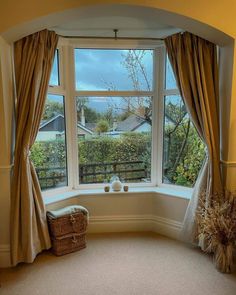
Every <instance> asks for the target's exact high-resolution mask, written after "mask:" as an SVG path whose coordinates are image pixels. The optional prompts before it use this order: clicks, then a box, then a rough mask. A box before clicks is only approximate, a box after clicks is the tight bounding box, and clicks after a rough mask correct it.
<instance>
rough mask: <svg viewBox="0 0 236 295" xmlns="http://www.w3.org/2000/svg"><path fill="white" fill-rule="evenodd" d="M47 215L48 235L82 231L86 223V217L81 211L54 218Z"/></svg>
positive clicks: (79, 232) (85, 227) (58, 235)
mask: <svg viewBox="0 0 236 295" xmlns="http://www.w3.org/2000/svg"><path fill="white" fill-rule="evenodd" d="M47 217H48V224H49V231H50V235H51V237H53V238H57V237H61V236H65V235H68V234H72V233H78V234H81V233H84V232H85V231H86V229H87V225H88V218H87V216H85V215H84V214H83V213H82V212H77V213H73V214H67V215H65V216H62V217H58V218H54V217H52V216H51V215H50V214H48V215H47Z"/></svg>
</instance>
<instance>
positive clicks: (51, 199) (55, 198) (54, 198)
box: [43, 187, 193, 205]
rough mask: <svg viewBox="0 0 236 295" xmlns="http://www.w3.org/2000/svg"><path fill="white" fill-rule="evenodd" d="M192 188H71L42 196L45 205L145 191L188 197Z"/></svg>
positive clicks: (130, 194)
mask: <svg viewBox="0 0 236 295" xmlns="http://www.w3.org/2000/svg"><path fill="white" fill-rule="evenodd" d="M192 191H193V190H192V189H183V190H181V189H179V188H178V189H173V188H167V187H135V188H134V187H130V188H129V191H128V192H124V191H119V192H114V191H110V192H107V193H106V192H104V190H103V189H102V188H98V189H83V190H71V191H66V192H58V193H56V192H55V195H54V194H52V195H50V196H43V199H44V203H45V205H49V204H53V203H56V202H60V201H63V200H66V199H70V198H74V197H80V196H93V197H94V196H97V197H99V196H103V197H104V196H111V197H114V196H118V195H128V196H132V195H134V196H135V195H136V196H137V194H138V195H139V194H145V193H156V194H161V195H166V196H170V197H177V198H183V199H190V198H191V196H192Z"/></svg>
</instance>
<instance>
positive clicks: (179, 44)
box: [165, 32, 222, 243]
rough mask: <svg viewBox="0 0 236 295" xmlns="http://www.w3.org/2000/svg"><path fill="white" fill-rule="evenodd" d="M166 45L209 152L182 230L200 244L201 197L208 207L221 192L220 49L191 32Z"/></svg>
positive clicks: (189, 110)
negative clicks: (197, 220) (197, 217)
mask: <svg viewBox="0 0 236 295" xmlns="http://www.w3.org/2000/svg"><path fill="white" fill-rule="evenodd" d="M165 45H166V49H167V53H168V57H169V60H170V63H171V65H172V68H173V71H174V74H175V78H176V81H177V84H178V88H179V91H180V94H181V96H182V98H183V99H184V102H185V105H186V108H187V110H188V113H189V115H190V117H191V119H192V122H193V124H194V125H195V127H196V129H197V131H198V133H199V135H200V137H201V138H202V140H203V142H204V143H205V145H206V149H207V157H206V160H205V163H204V165H203V167H202V169H201V171H200V173H199V176H198V179H197V181H196V184H195V187H194V191H193V196H192V198H191V200H190V204H189V206H188V209H187V212H186V215H185V218H184V226H183V237H184V239H185V240H188V241H191V242H193V243H196V242H197V243H200V242H201V241H197V240H196V239H195V234H196V231H197V225H196V223H195V212H196V209H197V207H198V204H199V196H200V194H201V192H202V191H206V200H205V202H206V204H205V205H206V206H207V204H208V202H209V201H211V198H212V196H213V195H214V194H215V193H219V192H222V180H221V170H220V146H219V142H220V138H219V114H218V105H219V81H218V66H217V49H216V45H215V44H213V43H211V42H209V41H207V40H204V39H202V38H200V37H198V36H195V35H193V34H191V33H188V32H185V33H183V34H182V33H178V34H175V35H173V36H170V37H167V38H166V39H165Z"/></svg>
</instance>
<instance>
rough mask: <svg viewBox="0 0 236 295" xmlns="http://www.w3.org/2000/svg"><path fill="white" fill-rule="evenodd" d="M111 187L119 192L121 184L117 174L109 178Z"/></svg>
mask: <svg viewBox="0 0 236 295" xmlns="http://www.w3.org/2000/svg"><path fill="white" fill-rule="evenodd" d="M111 188H112V190H113V191H115V192H119V191H120V190H121V188H122V184H121V181H120V180H119V177H118V176H113V177H112V178H111Z"/></svg>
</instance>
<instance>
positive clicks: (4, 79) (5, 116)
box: [0, 37, 13, 265]
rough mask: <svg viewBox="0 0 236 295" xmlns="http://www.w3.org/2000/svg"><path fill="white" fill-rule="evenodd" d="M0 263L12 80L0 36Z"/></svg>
mask: <svg viewBox="0 0 236 295" xmlns="http://www.w3.org/2000/svg"><path fill="white" fill-rule="evenodd" d="M0 52H1V55H0V208H1V212H0V265H1V260H3V261H2V263H4V264H5V265H6V264H7V263H9V256H6V255H3V254H4V253H9V240H10V216H9V213H10V173H11V145H12V139H11V134H12V132H11V130H12V110H13V80H12V63H11V46H10V45H9V44H7V43H6V42H5V41H4V40H3V39H2V38H1V37H0Z"/></svg>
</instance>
